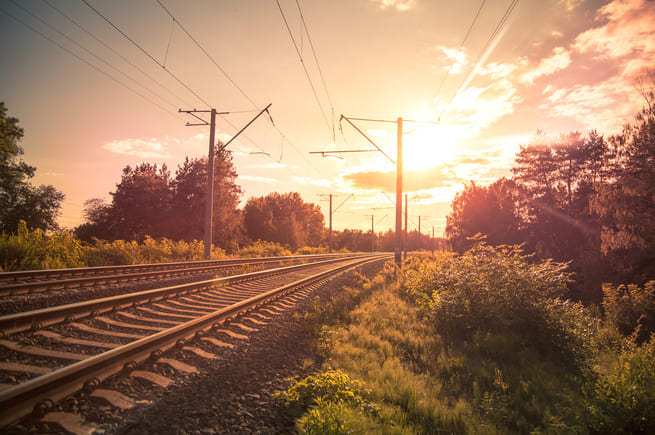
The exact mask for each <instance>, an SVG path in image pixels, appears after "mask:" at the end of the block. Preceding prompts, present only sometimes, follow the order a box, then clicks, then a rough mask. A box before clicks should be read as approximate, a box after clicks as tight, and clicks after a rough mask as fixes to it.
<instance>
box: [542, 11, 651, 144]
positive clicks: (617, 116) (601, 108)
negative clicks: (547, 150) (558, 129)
mask: <svg viewBox="0 0 655 435" xmlns="http://www.w3.org/2000/svg"><path fill="white" fill-rule="evenodd" d="M596 23H598V24H597V25H596V26H595V27H593V28H591V29H588V30H586V31H584V32H582V33H580V34H579V35H578V36H577V37H576V38H575V40H574V42H573V45H572V50H573V51H574V52H575V53H577V55H578V56H579V57H581V56H586V57H588V58H591V59H592V60H593V62H594V64H593V70H594V71H616V73H614V74H613V75H612V76H611V77H608V78H604V79H602V80H600V81H597V82H593V77H594V76H598V74H592V71H590V72H589V73H588V77H587V83H586V84H576V85H573V86H570V87H563V88H555V87H553V86H552V85H549V86H547V87H546V88H545V89H544V91H543V94H544V95H545V96H546V102H545V103H544V104H542V105H541V106H540V109H542V110H544V111H546V112H547V115H548V116H550V117H562V116H566V117H570V118H572V119H575V120H577V121H580V122H582V123H583V124H584V125H585V127H586V128H590V129H591V128H594V129H599V130H600V131H602V132H605V133H614V132H618V131H620V128H621V126H622V124H623V123H624V122H626V121H627V120H628V118H629V117H631V116H632V115H634V114H635V113H637V112H638V111H639V109H640V108H641V106H642V104H643V100H642V99H641V98H640V96H639V93H638V92H637V90H636V89H635V86H634V79H635V77H636V76H637V75H638V74H640V73H641V72H642V71H643V70H644V68H653V67H655V2H652V1H646V0H615V1H612V2H610V3H608V4H607V5H605V6H603V7H601V8H600V9H599V10H598V12H597V15H596ZM580 74H584V73H580Z"/></svg>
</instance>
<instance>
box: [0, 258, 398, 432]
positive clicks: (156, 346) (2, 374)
mask: <svg viewBox="0 0 655 435" xmlns="http://www.w3.org/2000/svg"><path fill="white" fill-rule="evenodd" d="M387 258H388V256H385V255H377V256H375V255H371V256H360V257H355V258H346V259H344V258H331V259H329V260H321V261H316V262H312V263H308V264H301V265H294V266H287V267H281V268H276V269H271V270H265V271H259V272H253V273H248V274H243V275H237V276H231V277H223V278H215V279H211V280H205V281H200V282H195V283H189V284H182V285H177V286H170V287H163V288H159V289H153V290H147V291H142V292H136V293H130V294H125V295H120V296H114V297H110V298H103V299H99V300H91V301H87V302H82V303H76V304H69V305H63V306H58V307H53V308H49V309H42V310H36V311H32V312H26V313H18V314H14V315H8V316H2V317H0V331H2V337H1V338H0V388H1V391H0V426H5V425H7V424H9V423H11V422H12V421H15V420H16V419H18V418H21V417H22V416H25V415H27V414H30V413H32V412H34V413H36V414H40V415H43V414H45V413H47V412H48V411H49V410H51V409H52V408H53V406H54V404H55V403H56V402H57V401H58V400H61V399H62V398H64V397H67V396H69V395H71V394H73V393H75V392H78V391H80V390H81V391H84V392H85V393H86V394H93V392H94V391H95V390H98V391H100V390H101V389H98V386H99V385H100V384H101V383H102V381H103V380H105V379H106V378H108V377H110V376H113V375H116V374H120V373H122V374H123V375H129V374H132V375H134V373H135V372H138V373H139V375H140V376H142V377H146V378H147V377H148V376H150V377H151V378H152V377H155V378H156V376H157V375H156V374H153V373H150V374H148V373H149V372H147V371H139V370H137V369H138V368H139V366H140V365H142V364H144V363H145V362H153V361H158V360H160V359H162V358H164V359H165V354H166V352H167V351H168V350H171V349H177V350H180V349H182V350H185V351H188V352H194V353H196V354H198V355H202V354H203V352H204V353H206V350H203V349H202V346H201V345H200V343H201V342H203V341H209V342H211V341H212V340H214V341H216V338H212V337H211V336H212V334H215V333H217V332H219V331H221V330H223V328H224V327H225V325H226V324H229V323H230V322H233V321H234V320H235V319H238V318H239V317H241V316H243V315H244V314H245V313H252V312H253V310H261V309H264V308H263V307H265V305H266V304H268V303H271V301H274V300H276V299H279V298H281V297H284V296H288V295H289V294H290V292H294V291H297V290H298V289H302V288H305V287H307V286H311V285H316V284H317V283H318V282H322V281H324V280H327V279H329V278H330V277H332V276H335V275H336V274H338V273H340V272H342V271H343V270H347V269H351V268H353V267H357V266H361V265H363V264H365V263H367V262H371V261H379V260H383V259H387ZM223 332H225V331H223ZM167 363H168V364H170V365H173V366H175V365H176V364H177V365H178V367H183V366H184V364H183V363H180V362H179V361H178V362H177V363H176V362H175V361H170V360H168V361H167ZM107 394H110V393H107ZM113 397H114V399H115V395H114V396H113ZM108 400H109V399H108Z"/></svg>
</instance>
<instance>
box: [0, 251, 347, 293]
mask: <svg viewBox="0 0 655 435" xmlns="http://www.w3.org/2000/svg"><path fill="white" fill-rule="evenodd" d="M355 255H356V254H319V255H295V256H280V257H263V258H234V259H225V260H207V261H190V262H178V263H159V264H137V265H127V266H103V267H85V268H73V269H47V270H27V271H18V272H3V273H0V297H3V296H14V295H18V294H28V293H34V292H45V291H47V290H52V289H70V288H77V287H88V286H94V285H105V284H115V283H125V282H133V281H145V280H153V279H159V278H171V277H176V276H189V275H198V274H206V273H212V272H222V271H226V270H230V269H235V268H239V267H243V266H246V265H251V266H266V265H272V264H284V263H297V262H305V261H318V260H324V259H328V258H344V257H349V256H355Z"/></svg>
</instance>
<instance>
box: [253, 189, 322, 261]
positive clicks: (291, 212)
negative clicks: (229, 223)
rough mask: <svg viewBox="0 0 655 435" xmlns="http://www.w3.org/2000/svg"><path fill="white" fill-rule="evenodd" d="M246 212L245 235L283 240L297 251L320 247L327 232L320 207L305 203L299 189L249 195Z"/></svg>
mask: <svg viewBox="0 0 655 435" xmlns="http://www.w3.org/2000/svg"><path fill="white" fill-rule="evenodd" d="M243 213H244V227H245V230H246V234H247V235H248V237H250V238H251V239H252V240H258V239H261V240H266V241H270V242H277V243H282V244H285V245H287V246H289V247H291V248H292V249H294V250H295V249H298V248H300V247H303V246H318V245H319V243H320V242H321V240H322V238H323V234H324V231H325V225H324V218H323V213H321V210H320V208H319V206H318V205H316V204H312V203H306V202H304V201H303V200H302V198H301V197H300V194H299V193H297V192H290V193H286V194H280V193H277V192H274V193H271V194H269V195H267V196H262V197H259V198H250V199H249V200H248V202H247V203H246V205H245V207H244V210H243Z"/></svg>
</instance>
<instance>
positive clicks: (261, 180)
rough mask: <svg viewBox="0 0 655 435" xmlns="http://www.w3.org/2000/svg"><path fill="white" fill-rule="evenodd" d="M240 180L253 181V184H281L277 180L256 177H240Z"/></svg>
mask: <svg viewBox="0 0 655 435" xmlns="http://www.w3.org/2000/svg"><path fill="white" fill-rule="evenodd" d="M239 180H243V181H252V182H255V183H266V184H275V183H278V182H279V181H278V180H276V179H275V178H269V177H258V176H254V175H239Z"/></svg>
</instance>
